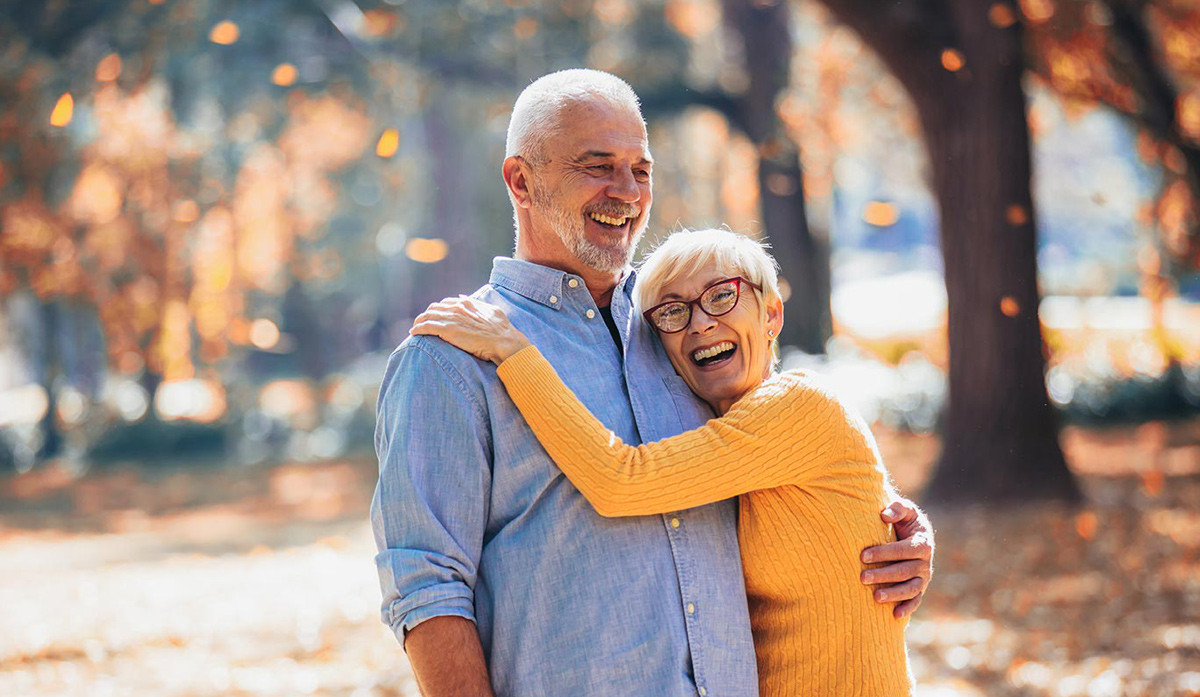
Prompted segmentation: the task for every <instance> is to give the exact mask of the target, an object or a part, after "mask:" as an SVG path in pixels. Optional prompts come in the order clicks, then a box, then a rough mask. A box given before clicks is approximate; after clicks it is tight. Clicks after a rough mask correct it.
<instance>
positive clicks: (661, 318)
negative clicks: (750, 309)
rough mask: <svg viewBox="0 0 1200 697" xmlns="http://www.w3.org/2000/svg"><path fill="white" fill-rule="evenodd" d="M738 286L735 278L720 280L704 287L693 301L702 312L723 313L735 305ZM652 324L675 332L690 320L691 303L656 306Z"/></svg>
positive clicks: (713, 314) (717, 314) (710, 313)
mask: <svg viewBox="0 0 1200 697" xmlns="http://www.w3.org/2000/svg"><path fill="white" fill-rule="evenodd" d="M739 290H740V288H739V286H738V282H737V280H736V279H730V280H728V281H721V282H720V283H716V284H714V285H711V286H709V287H708V288H706V289H704V292H703V293H701V294H700V297H699V298H697V299H696V300H695V301H693V302H695V303H696V304H698V305H700V309H702V310H704V313H705V314H707V315H709V316H712V317H717V316H720V315H723V314H725V313H727V312H729V311H730V310H732V309H733V308H734V306H735V305H737V301H738V295H739ZM651 319H653V320H654V326H656V327H658V329H659V330H660V331H664V332H668V333H671V332H677V331H679V330H681V329H683V328H684V327H686V326H687V325H688V323H690V322H691V321H692V304H691V303H686V302H682V301H680V302H673V303H667V304H665V305H663V306H661V307H659V308H657V309H656V310H655V311H654V312H653V313H652V315H651Z"/></svg>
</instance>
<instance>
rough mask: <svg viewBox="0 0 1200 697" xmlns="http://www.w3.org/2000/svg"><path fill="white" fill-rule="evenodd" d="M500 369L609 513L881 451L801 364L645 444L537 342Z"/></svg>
mask: <svg viewBox="0 0 1200 697" xmlns="http://www.w3.org/2000/svg"><path fill="white" fill-rule="evenodd" d="M498 374H499V376H500V379H501V380H502V381H503V382H504V385H505V387H506V388H507V389H508V393H509V396H510V397H512V400H513V402H514V403H515V404H516V405H517V408H518V409H520V410H521V414H522V415H523V416H524V417H525V420H526V421H527V422H528V423H529V426H530V428H532V429H533V432H534V435H536V436H537V438H538V440H539V441H540V442H541V444H542V446H543V447H544V448H545V449H546V451H547V452H548V453H549V454H550V457H551V458H552V459H553V460H554V462H555V463H556V464H557V465H558V466H559V467H560V468H561V469H562V471H563V472H564V473H565V474H566V475H567V477H568V478H569V479H570V480H571V482H572V483H573V484H575V486H576V487H577V488H578V489H579V490H580V492H582V493H583V495H584V496H585V497H586V498H587V500H588V501H589V502H590V503H591V504H592V506H594V507H595V509H596V511H597V512H598V513H600V515H603V516H629V515H648V514H652V513H665V512H667V511H673V510H680V509H685V508H692V507H694V506H700V505H703V504H707V503H712V502H714V501H720V500H722V499H727V498H729V497H731V496H737V495H739V494H744V493H746V492H748V491H755V490H758V489H767V488H771V487H776V486H781V485H784V484H803V483H804V482H805V481H806V480H808V479H809V478H810V477H812V476H813V475H814V474H815V473H818V472H819V471H820V470H821V469H822V468H823V466H825V465H828V464H832V463H835V462H841V461H847V460H851V459H853V460H858V461H863V462H871V463H874V462H876V461H877V457H876V454H875V449H874V446H873V440H872V439H871V436H870V432H869V431H868V430H866V426H865V424H863V422H862V421H861V419H857V418H855V417H854V416H853V415H851V414H850V413H848V412H847V411H846V410H845V407H844V406H843V405H842V404H841V403H840V402H838V401H837V400H836V399H835V398H833V397H832V396H831V395H830V394H829V393H828V392H827V391H824V390H821V389H820V388H817V387H815V386H813V385H811V384H809V381H808V380H807V379H806V378H805V377H804V376H803V375H800V374H797V373H786V374H784V375H781V376H779V377H778V378H776V379H772V380H770V381H768V382H766V383H764V384H763V385H761V386H760V387H759V388H758V389H756V390H754V391H753V392H751V393H750V394H748V395H746V396H745V397H743V398H742V399H740V400H738V402H737V403H736V404H734V405H733V407H732V408H730V410H729V411H728V412H727V413H726V414H725V415H724V416H721V417H720V418H716V419H712V420H710V421H709V422H708V423H706V424H705V425H703V426H701V427H699V428H697V429H694V430H691V431H688V432H686V433H682V434H680V435H678V436H674V437H672V438H665V439H663V440H660V441H655V442H653V443H646V444H643V445H638V446H631V445H626V444H625V443H623V442H621V439H620V438H618V437H617V436H616V434H614V433H613V432H612V431H610V430H609V429H608V428H606V427H605V426H604V424H602V423H601V422H600V420H599V419H597V418H596V417H595V416H593V415H592V413H591V412H589V411H588V409H587V407H585V406H584V405H583V403H582V402H580V401H579V398H578V397H576V396H575V395H574V394H573V393H572V392H571V390H570V388H568V387H567V386H566V384H564V383H563V381H562V379H561V378H559V376H558V373H556V372H555V371H554V368H553V367H552V366H551V365H550V363H549V362H548V361H546V359H545V358H543V357H542V355H541V353H540V352H539V351H538V350H537V348H535V347H533V346H530V347H527V348H525V349H522V350H521V351H519V352H517V353H515V354H513V355H512V356H510V357H509V358H508V359H507V360H505V361H504V362H503V363H501V364H500V367H499V369H498Z"/></svg>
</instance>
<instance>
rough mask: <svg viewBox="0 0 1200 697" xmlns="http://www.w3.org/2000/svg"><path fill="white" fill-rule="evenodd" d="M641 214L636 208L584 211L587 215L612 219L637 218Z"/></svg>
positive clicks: (603, 208)
mask: <svg viewBox="0 0 1200 697" xmlns="http://www.w3.org/2000/svg"><path fill="white" fill-rule="evenodd" d="M641 212H642V210H641V209H640V208H638V207H636V206H596V207H595V208H588V209H586V210H584V213H586V214H592V213H598V214H600V215H605V216H608V217H610V218H636V217H638V215H640V214H641Z"/></svg>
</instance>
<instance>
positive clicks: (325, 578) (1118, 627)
mask: <svg viewBox="0 0 1200 697" xmlns="http://www.w3.org/2000/svg"><path fill="white" fill-rule="evenodd" d="M1194 430H1195V425H1194V424H1193V425H1184V426H1172V427H1166V426H1162V425H1159V424H1152V425H1149V426H1144V427H1139V428H1129V429H1123V430H1117V431H1107V432H1104V433H1085V432H1080V431H1072V432H1069V433H1067V434H1066V435H1065V437H1064V442H1065V443H1066V446H1067V449H1068V453H1069V456H1070V457H1071V458H1072V462H1073V467H1074V468H1075V469H1076V472H1077V474H1079V475H1080V477H1081V479H1082V481H1083V484H1084V488H1085V490H1086V492H1087V495H1088V503H1087V504H1086V505H1085V506H1084V507H1081V508H1076V509H1070V508H1066V507H1063V506H1057V505H1045V504H1039V505H1028V506H1023V507H1011V508H983V507H981V508H977V509H966V510H955V511H948V510H936V509H935V510H932V511H931V515H932V516H933V517H934V521H935V523H936V525H937V528H938V545H939V546H938V552H937V572H936V578H935V583H934V586H933V588H932V590H931V591H930V594H929V596H928V598H927V600H926V602H925V604H924V605H923V607H922V608H921V609H920V611H919V612H918V615H917V617H916V618H915V620H914V621H913V623H912V625H911V627H910V629H909V632H908V638H909V647H910V653H911V658H912V664H913V669H914V672H915V674H916V677H917V680H918V683H919V687H918V691H917V694H918V695H921V696H923V697H933V696H938V697H943V696H945V697H949V696H952V695H957V696H976V695H989V696H990V695H999V696H1009V695H1011V696H1017V695H1022V696H1024V695H1054V696H1058V697H1071V696H1080V697H1083V696H1086V697H1118V696H1134V695H1139V696H1140V695H1156V696H1157V695H1171V696H1175V695H1179V696H1183V695H1193V696H1194V695H1200V446H1198V445H1195V444H1194V443H1196V442H1198V441H1197V439H1195V438H1194V435H1195V433H1194ZM880 439H881V443H882V447H883V449H884V452H885V457H887V459H888V461H889V464H890V466H891V467H892V469H893V471H894V472H895V474H896V477H897V479H898V480H899V482H900V484H901V486H902V487H904V488H906V489H908V490H915V489H916V487H918V486H919V485H920V483H921V482H922V481H923V480H924V478H925V477H926V476H927V475H928V471H927V469H928V467H927V464H928V462H929V461H930V460H931V459H932V457H933V455H934V454H935V453H936V448H937V444H936V441H934V440H933V439H931V438H928V437H917V436H902V435H897V434H889V433H880ZM373 481H374V463H373V461H371V460H369V459H364V460H356V461H350V462H339V463H330V464H321V465H288V466H282V467H275V468H250V469H245V468H231V467H221V466H213V465H208V466H203V467H193V468H190V469H173V470H170V471H164V470H162V469H155V470H145V469H136V468H108V469H105V470H104V471H93V472H90V473H88V474H86V475H85V476H83V477H82V478H75V477H72V476H70V475H69V474H68V473H67V472H66V471H64V469H60V468H58V467H48V468H43V469H40V470H37V471H35V472H33V473H31V474H27V475H23V476H20V477H15V476H6V477H4V478H0V695H6V696H7V695H13V696H26V695H28V696H30V697H43V696H45V697H49V696H54V697H66V696H70V695H87V696H88V697H95V696H103V695H156V696H158V695H161V696H164V697H183V696H186V695H233V696H239V695H310V694H311V695H345V696H348V697H349V696H353V697H367V696H371V695H376V696H386V695H394V696H399V695H405V696H415V695H416V694H417V692H416V687H415V683H414V682H413V679H412V676H411V673H410V671H409V669H408V665H407V663H406V661H405V659H404V655H403V652H402V651H401V650H400V648H399V645H398V644H397V643H396V641H395V639H394V638H392V636H391V634H390V633H389V631H388V630H387V629H385V628H384V627H383V626H382V625H381V624H380V623H379V621H378V619H377V605H378V597H379V590H378V587H377V583H376V578H375V571H374V565H373V563H372V556H373V554H374V545H373V543H372V541H371V535H370V531H369V528H368V527H367V524H366V522H365V515H366V508H367V504H368V501H369V498H370V492H371V488H372V486H373Z"/></svg>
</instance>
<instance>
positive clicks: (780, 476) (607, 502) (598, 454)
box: [498, 346, 911, 697]
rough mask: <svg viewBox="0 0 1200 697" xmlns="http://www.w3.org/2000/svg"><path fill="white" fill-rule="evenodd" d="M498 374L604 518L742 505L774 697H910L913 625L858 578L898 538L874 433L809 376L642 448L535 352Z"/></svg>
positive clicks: (764, 666) (763, 688)
mask: <svg viewBox="0 0 1200 697" xmlns="http://www.w3.org/2000/svg"><path fill="white" fill-rule="evenodd" d="M498 372H499V375H500V378H501V380H503V381H504V384H505V386H506V387H507V388H508V393H509V395H510V396H511V397H512V399H513V401H514V402H515V403H516V405H517V407H518V408H519V409H520V410H521V413H522V414H523V415H524V416H525V419H526V420H527V421H528V422H529V426H530V427H531V428H532V429H533V432H534V434H536V435H537V438H538V440H539V441H541V443H542V445H543V446H544V447H545V448H546V451H547V452H548V453H549V454H550V457H552V458H553V459H554V461H555V462H556V463H557V464H558V465H559V467H561V468H562V470H563V472H564V473H566V475H567V477H569V478H570V480H571V482H572V483H574V484H575V486H576V487H577V488H578V489H579V490H580V491H581V492H582V493H583V495H584V496H585V497H586V498H587V500H588V501H589V502H591V504H592V505H593V506H594V507H595V508H596V510H597V511H598V512H599V513H600V514H601V515H605V516H628V515H649V514H654V513H666V512H670V511H674V510H681V509H685V508H692V507H694V506H700V505H703V504H707V503H712V502H713V501H720V500H722V499H726V498H729V497H731V496H739V495H740V497H741V498H740V499H739V502H740V506H741V511H740V515H739V518H738V539H739V543H740V545H741V554H742V565H743V571H744V572H745V575H746V592H747V594H748V596H749V601H750V624H751V628H752V629H753V631H754V647H755V651H756V653H757V657H758V675H759V692H760V695H761V696H762V697H775V696H777V695H778V696H782V695H820V696H822V697H841V696H843V695H863V696H864V697H890V696H892V695H908V694H910V691H911V690H910V686H911V680H910V677H909V673H908V661H907V655H906V652H905V646H904V628H905V626H906V625H907V621H906V620H897V619H895V618H894V617H892V606H891V605H881V604H879V603H876V602H875V601H874V599H873V598H872V597H871V588H870V587H869V586H864V585H862V584H861V583H860V582H859V579H858V577H859V571H860V570H861V568H862V565H861V563H860V561H859V553H860V552H861V551H862V549H863V548H864V547H869V546H871V545H875V544H881V543H884V542H890V541H892V540H894V539H895V537H894V535H893V534H892V532H891V528H890V526H888V525H886V524H884V523H883V522H882V521H881V520H880V519H879V511H880V510H882V509H883V507H884V506H886V505H887V503H888V501H887V498H888V497H887V494H886V493H885V488H884V481H885V477H886V473H885V472H884V470H883V466H882V464H881V463H880V458H879V453H878V449H877V448H876V447H875V441H874V438H872V436H871V432H870V430H869V429H868V428H867V426H866V424H865V423H863V421H862V420H861V419H860V418H858V417H857V416H856V415H855V414H854V413H853V412H851V411H849V410H847V409H846V407H845V406H844V405H843V404H842V403H841V402H840V401H838V400H837V398H835V397H834V396H833V395H832V394H831V393H830V392H828V391H827V390H825V389H823V388H822V387H820V385H819V384H818V383H816V382H815V381H814V380H813V378H812V377H811V376H809V375H805V374H804V373H802V372H798V371H797V372H788V373H783V374H781V375H776V376H774V377H772V378H770V379H768V380H766V381H764V382H763V384H762V385H761V386H759V387H758V388H757V389H756V390H754V391H753V392H751V393H750V394H748V395H746V396H744V397H742V399H740V400H738V402H737V403H736V404H734V405H733V407H731V408H730V410H729V412H728V413H726V414H725V415H724V416H722V417H720V418H716V419H712V420H711V421H709V422H708V423H707V424H705V425H704V426H701V427H700V428H698V429H695V430H693V431H688V432H687V433H683V434H680V435H678V436H675V437H673V438H667V439H664V440H660V441H656V442H654V443H647V444H644V445H639V446H630V445H626V444H624V443H622V442H621V439H620V438H617V436H616V435H614V434H613V433H612V432H611V431H609V430H608V429H607V428H606V427H605V426H604V424H602V423H601V422H600V421H599V420H597V419H596V418H595V417H594V416H592V414H591V412H589V411H588V410H587V408H586V407H585V406H584V405H583V404H582V403H581V402H580V401H579V399H578V398H576V397H575V395H574V394H572V392H571V390H570V389H569V388H568V387H567V386H566V385H565V384H564V383H563V382H562V380H561V379H560V378H559V377H558V374H557V373H556V372H555V371H554V368H553V367H551V365H550V363H548V362H547V361H546V360H545V358H543V357H542V355H541V353H539V352H538V350H537V349H536V348H534V347H532V346H530V347H528V348H525V349H522V350H521V351H519V352H517V353H516V354H514V355H513V356H511V357H509V358H508V360H506V361H504V362H503V363H502V364H501V365H500V367H499V371H498ZM695 611H696V612H704V608H696V609H695Z"/></svg>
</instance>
